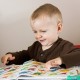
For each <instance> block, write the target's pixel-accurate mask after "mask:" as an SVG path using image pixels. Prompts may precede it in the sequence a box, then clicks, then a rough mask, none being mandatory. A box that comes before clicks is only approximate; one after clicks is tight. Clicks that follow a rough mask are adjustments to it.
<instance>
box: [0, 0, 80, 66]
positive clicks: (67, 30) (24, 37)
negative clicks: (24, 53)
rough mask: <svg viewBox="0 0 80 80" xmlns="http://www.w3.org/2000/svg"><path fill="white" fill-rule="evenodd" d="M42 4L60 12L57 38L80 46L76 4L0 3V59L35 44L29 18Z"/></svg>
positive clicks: (74, 0)
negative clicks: (61, 26)
mask: <svg viewBox="0 0 80 80" xmlns="http://www.w3.org/2000/svg"><path fill="white" fill-rule="evenodd" d="M44 3H51V4H53V5H55V6H57V7H58V8H59V9H60V11H61V12H62V15H63V26H64V27H63V30H62V32H61V34H60V37H62V38H64V39H66V40H69V41H71V42H72V43H74V44H80V36H79V34H80V0H0V58H1V57H2V56H3V55H4V54H5V53H7V52H16V51H21V50H23V49H27V47H28V46H30V45H31V44H32V43H33V42H34V41H35V38H34V34H33V32H32V30H31V27H30V22H29V21H30V16H31V14H32V12H33V11H34V10H35V9H36V8H37V7H39V6H40V5H42V4H44ZM0 66H2V64H1V62H0Z"/></svg>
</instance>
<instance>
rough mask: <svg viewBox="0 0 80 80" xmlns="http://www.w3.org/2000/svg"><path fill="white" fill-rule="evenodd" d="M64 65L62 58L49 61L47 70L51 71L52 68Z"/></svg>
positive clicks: (46, 65) (46, 66)
mask: <svg viewBox="0 0 80 80" xmlns="http://www.w3.org/2000/svg"><path fill="white" fill-rule="evenodd" d="M61 64H62V60H61V58H60V57H58V58H55V59H52V60H49V61H48V62H46V63H45V68H46V70H50V68H51V67H58V66H59V65H61Z"/></svg>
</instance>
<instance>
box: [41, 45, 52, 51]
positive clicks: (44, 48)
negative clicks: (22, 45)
mask: <svg viewBox="0 0 80 80" xmlns="http://www.w3.org/2000/svg"><path fill="white" fill-rule="evenodd" d="M51 46H52V45H48V46H42V50H43V51H44V50H46V49H49V48H50V47H51Z"/></svg>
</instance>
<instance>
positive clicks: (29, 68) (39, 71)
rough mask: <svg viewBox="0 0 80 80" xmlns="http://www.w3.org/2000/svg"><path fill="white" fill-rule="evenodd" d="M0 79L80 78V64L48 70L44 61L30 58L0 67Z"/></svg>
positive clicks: (64, 79)
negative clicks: (22, 62)
mask: <svg viewBox="0 0 80 80" xmlns="http://www.w3.org/2000/svg"><path fill="white" fill-rule="evenodd" d="M0 80H80V66H74V67H72V68H68V69H62V68H60V67H59V68H57V69H54V68H53V70H51V71H47V72H46V71H45V68H44V63H41V62H37V61H33V60H30V61H26V62H24V64H23V65H14V64H13V65H10V66H6V67H2V68H0Z"/></svg>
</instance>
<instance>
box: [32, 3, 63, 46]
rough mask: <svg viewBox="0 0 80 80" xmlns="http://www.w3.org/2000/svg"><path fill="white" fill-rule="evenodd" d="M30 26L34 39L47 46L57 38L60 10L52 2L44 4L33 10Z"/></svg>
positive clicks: (60, 20) (59, 26) (60, 16)
mask: <svg viewBox="0 0 80 80" xmlns="http://www.w3.org/2000/svg"><path fill="white" fill-rule="evenodd" d="M31 26H32V30H33V31H34V33H35V38H36V40H37V41H39V42H40V43H41V44H42V45H43V46H49V45H51V44H53V43H54V42H55V41H56V40H57V39H58V35H59V34H58V33H59V31H60V30H61V28H62V15H61V12H60V11H59V9H58V8H57V7H55V6H54V5H52V4H44V5H42V6H40V7H39V8H37V9H36V10H35V11H34V12H33V14H32V16H31Z"/></svg>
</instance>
